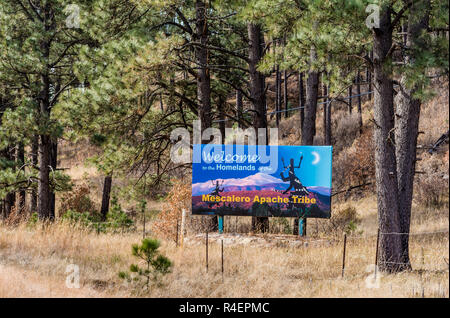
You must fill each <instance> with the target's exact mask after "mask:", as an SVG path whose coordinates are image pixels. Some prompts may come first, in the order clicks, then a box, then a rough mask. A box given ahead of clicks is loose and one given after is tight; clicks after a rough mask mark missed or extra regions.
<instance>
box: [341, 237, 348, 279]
mask: <svg viewBox="0 0 450 318" xmlns="http://www.w3.org/2000/svg"><path fill="white" fill-rule="evenodd" d="M346 247H347V233H344V250H343V251H342V278H344V271H345V249H346Z"/></svg>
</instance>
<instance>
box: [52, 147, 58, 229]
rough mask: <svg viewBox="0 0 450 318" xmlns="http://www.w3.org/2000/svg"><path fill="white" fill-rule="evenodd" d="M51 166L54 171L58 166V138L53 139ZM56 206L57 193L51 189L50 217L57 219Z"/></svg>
mask: <svg viewBox="0 0 450 318" xmlns="http://www.w3.org/2000/svg"><path fill="white" fill-rule="evenodd" d="M50 166H51V167H52V171H56V169H57V166H58V140H57V139H56V140H55V141H52V152H51V157H50ZM55 207H56V194H55V190H51V193H50V219H51V220H54V219H55V214H56V211H55Z"/></svg>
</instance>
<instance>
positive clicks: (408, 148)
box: [395, 0, 429, 269]
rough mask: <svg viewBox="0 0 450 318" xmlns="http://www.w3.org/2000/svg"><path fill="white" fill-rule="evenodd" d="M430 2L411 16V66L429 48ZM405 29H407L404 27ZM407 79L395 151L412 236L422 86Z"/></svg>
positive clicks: (399, 100) (399, 101) (404, 228)
mask: <svg viewBox="0 0 450 318" xmlns="http://www.w3.org/2000/svg"><path fill="white" fill-rule="evenodd" d="M428 8H429V0H428V1H422V2H419V3H418V2H413V3H412V5H411V7H410V9H409V15H408V26H407V37H406V47H407V48H408V50H407V51H406V52H407V53H406V56H405V62H406V63H407V65H408V66H410V67H411V66H413V65H414V64H415V63H416V55H418V54H420V51H421V48H426V45H427V43H426V41H425V40H424V39H423V38H422V32H423V31H425V30H426V29H427V27H428V15H429V12H428ZM404 29H405V28H404ZM407 80H408V79H407V76H406V75H403V76H402V78H401V79H400V85H401V89H400V90H399V93H398V95H397V96H396V105H397V108H396V116H395V118H396V121H395V126H396V128H395V146H396V147H395V148H396V149H395V150H396V158H397V174H398V201H399V213H400V232H401V233H409V230H410V221H411V203H412V197H413V184H414V174H415V166H416V149H417V136H418V132H419V116H420V106H421V101H420V99H418V98H415V97H414V94H415V93H416V92H417V90H418V89H419V87H418V86H415V87H408V84H407ZM401 239H402V253H401V256H402V263H405V264H404V268H405V269H410V268H411V264H410V259H409V235H402V236H401Z"/></svg>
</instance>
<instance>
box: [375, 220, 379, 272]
mask: <svg viewBox="0 0 450 318" xmlns="http://www.w3.org/2000/svg"><path fill="white" fill-rule="evenodd" d="M379 245H380V228H378V232H377V247H376V252H375V272H374V278H375V280H376V279H377V269H378V246H379Z"/></svg>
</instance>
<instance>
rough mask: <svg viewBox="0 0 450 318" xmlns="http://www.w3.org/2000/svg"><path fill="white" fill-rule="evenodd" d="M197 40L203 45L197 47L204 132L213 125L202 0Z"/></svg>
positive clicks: (197, 13) (198, 12)
mask: <svg viewBox="0 0 450 318" xmlns="http://www.w3.org/2000/svg"><path fill="white" fill-rule="evenodd" d="M196 41H198V42H199V43H200V44H201V46H198V47H196V49H195V57H196V61H197V67H198V71H197V101H198V117H199V119H200V120H201V121H202V123H201V124H202V132H203V131H204V130H205V129H207V128H210V127H211V123H212V120H211V77H210V72H209V68H208V55H209V52H208V49H207V48H206V46H207V45H208V23H207V21H206V6H205V2H204V1H202V0H197V1H196Z"/></svg>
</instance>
